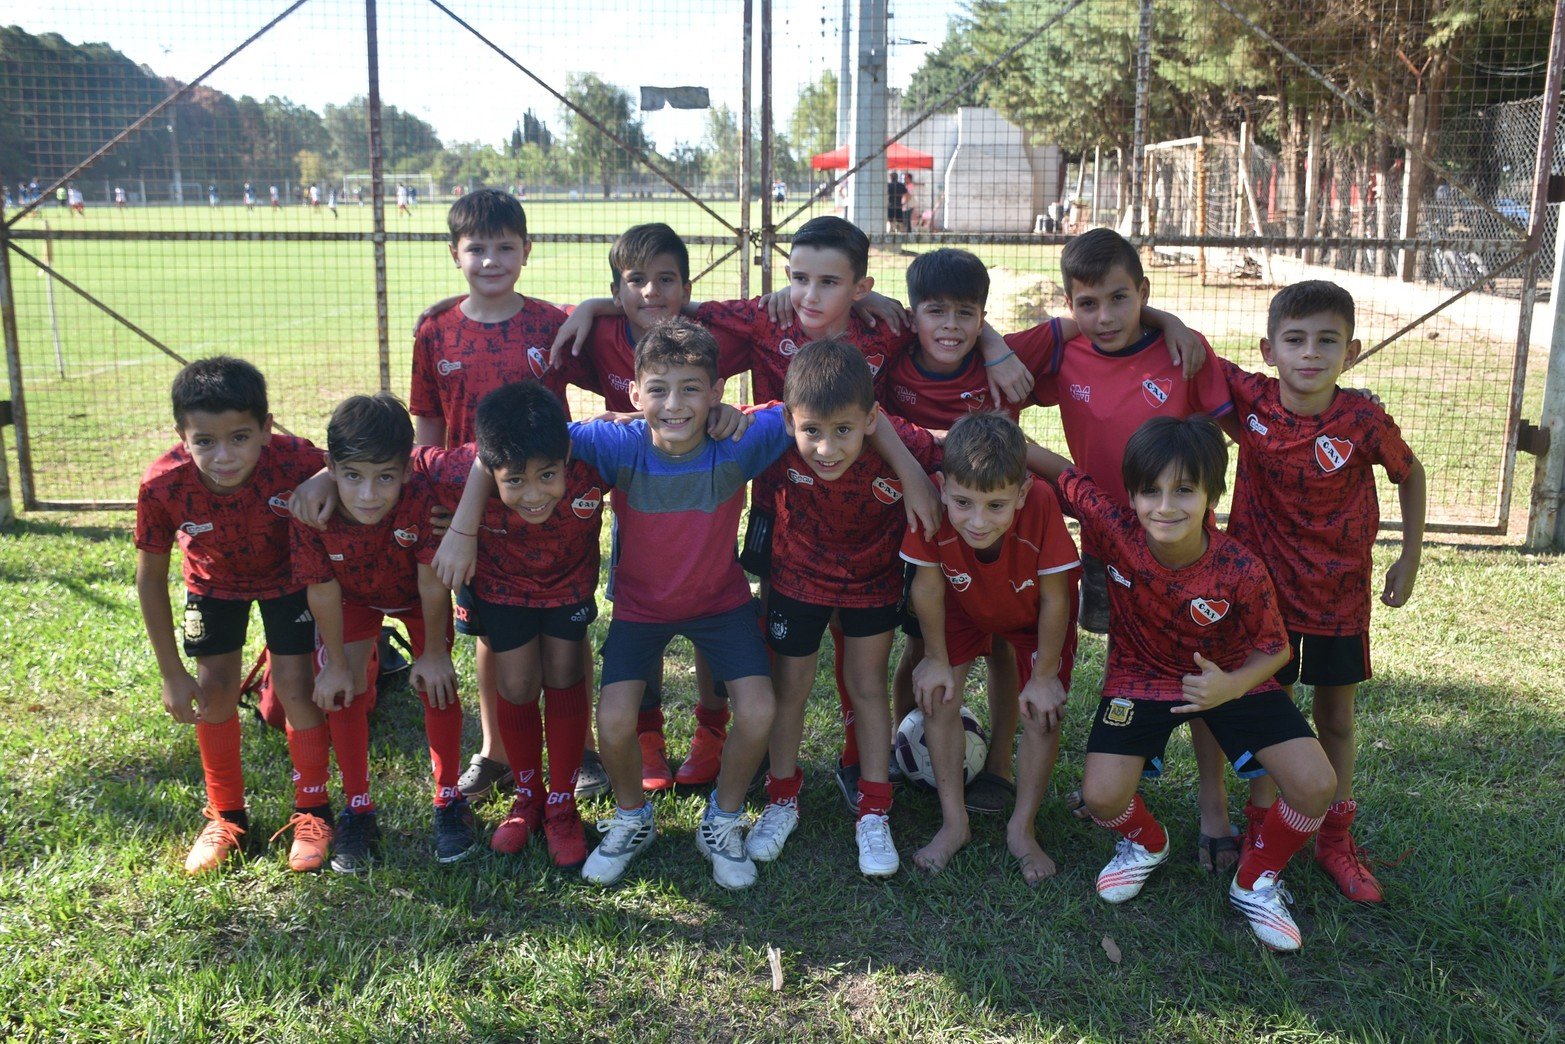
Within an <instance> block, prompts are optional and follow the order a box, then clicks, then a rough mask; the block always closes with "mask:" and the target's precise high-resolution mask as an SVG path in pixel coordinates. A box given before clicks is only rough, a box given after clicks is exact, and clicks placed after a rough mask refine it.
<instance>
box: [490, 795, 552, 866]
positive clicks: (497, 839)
mask: <svg viewBox="0 0 1565 1044" xmlns="http://www.w3.org/2000/svg"><path fill="white" fill-rule="evenodd" d="M541 826H543V800H542V799H541V798H526V797H522V796H520V795H518V796H517V798H516V800H515V801H512V802H511V811H509V812H507V813H506V814H505V818H504V819H502V820H501V821H500V825H499V826H497V827H495V831H494V834H493V836H491V837H490V838H489V847H490V848H492V849H494V850H495V851H496V852H499V853H500V854H502V855H515V854H516V853H518V852H520V851H521V850H522V849H524V848H526V847H527V842H528V841H530V840H531V839H532V836H533V835H534V834H536V833H537V832H538V829H539V827H541Z"/></svg>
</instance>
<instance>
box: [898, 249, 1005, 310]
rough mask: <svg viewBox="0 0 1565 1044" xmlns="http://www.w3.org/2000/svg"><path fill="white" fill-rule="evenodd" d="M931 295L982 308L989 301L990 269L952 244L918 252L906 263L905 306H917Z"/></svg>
mask: <svg viewBox="0 0 1565 1044" xmlns="http://www.w3.org/2000/svg"><path fill="white" fill-rule="evenodd" d="M931 297H949V298H950V299H951V300H953V301H960V302H962V303H963V304H969V303H970V304H976V305H977V306H978V307H980V308H982V307H983V306H984V305H986V304H988V302H989V270H988V269H987V268H985V267H984V263H983V262H982V261H980V260H979V259H978V255H977V254H973V253H970V252H968V251H966V250H958V249H956V248H955V247H941V248H940V249H939V250H931V251H929V252H928V253H927V254H919V255H918V256H917V257H915V258H914V259H913V263H912V264H911V265H908V266H907V306H908V307H909V308H917V307H918V306H919V305H920V304H922V303H923V302H925V301H927V300H929V299H930V298H931Z"/></svg>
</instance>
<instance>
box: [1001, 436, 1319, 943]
mask: <svg viewBox="0 0 1565 1044" xmlns="http://www.w3.org/2000/svg"><path fill="white" fill-rule="evenodd" d="M1028 456H1029V462H1030V463H1032V464H1033V465H1034V466H1035V468H1036V470H1039V471H1040V472H1042V473H1043V474H1044V475H1046V476H1049V477H1051V478H1053V479H1054V480H1055V482H1056V483H1057V485H1058V487H1059V490H1060V498H1061V500H1062V502H1063V503H1064V504H1065V505H1066V506H1067V507H1068V508H1069V509H1070V510H1071V511H1072V512H1073V513H1074V514H1075V515H1076V517H1077V518H1079V519H1080V520H1081V525H1082V531H1083V533H1084V535H1087V536H1090V537H1091V538H1092V540H1093V542H1094V546H1096V547H1099V548H1101V549H1102V554H1103V562H1104V569H1105V573H1106V575H1107V577H1108V580H1109V598H1110V599H1111V600H1112V603H1113V611H1112V613H1111V614H1110V622H1111V623H1110V626H1111V630H1110V642H1109V658H1108V666H1107V669H1106V671H1105V674H1104V680H1103V694H1102V697H1101V699H1100V700H1099V703H1098V708H1097V711H1096V714H1095V716H1094V718H1093V724H1092V732H1091V734H1090V735H1089V736H1088V739H1087V761H1086V767H1085V770H1084V772H1083V777H1082V792H1083V795H1084V797H1085V799H1086V807H1087V809H1088V810H1089V811H1090V812H1091V814H1092V817H1093V819H1094V820H1095V821H1096V822H1097V823H1098V824H1099V825H1100V826H1104V827H1107V828H1108V829H1110V830H1113V831H1115V832H1116V833H1118V834H1119V835H1120V840H1119V842H1118V844H1117V848H1116V851H1115V855H1114V858H1113V859H1112V860H1110V861H1109V863H1108V865H1107V866H1105V867H1104V868H1103V870H1102V872H1101V873H1099V874H1098V882H1097V890H1098V895H1099V897H1100V898H1102V899H1103V900H1104V901H1105V902H1109V903H1122V902H1125V901H1126V900H1128V899H1131V898H1133V897H1134V896H1136V895H1137V894H1138V893H1139V892H1140V891H1141V888H1142V885H1144V884H1145V883H1146V880H1147V878H1148V877H1150V876H1151V874H1152V871H1153V870H1155V869H1156V868H1157V867H1159V866H1161V865H1162V864H1163V863H1164V862H1166V861H1167V859H1168V851H1169V841H1168V835H1167V833H1166V832H1165V831H1164V829H1163V826H1162V824H1161V823H1159V822H1158V821H1157V820H1156V819H1155V818H1153V816H1152V814H1151V812H1149V811H1148V810H1147V808H1146V806H1145V805H1144V804H1143V803H1142V800H1141V797H1140V795H1139V794H1138V793H1137V792H1136V785H1137V782H1138V781H1139V780H1140V778H1141V776H1142V775H1143V773H1144V772H1145V771H1147V770H1148V769H1150V770H1151V771H1152V772H1153V773H1154V774H1155V773H1156V772H1158V771H1160V770H1161V764H1162V755H1163V749H1164V747H1165V745H1166V744H1167V742H1168V737H1169V734H1170V733H1172V732H1173V730H1174V729H1175V728H1176V727H1178V725H1179V724H1180V723H1181V722H1183V721H1196V720H1203V721H1205V722H1206V723H1207V726H1208V727H1209V728H1210V730H1211V732H1212V734H1213V736H1214V737H1215V738H1216V741H1217V743H1218V744H1219V745H1220V746H1221V748H1222V750H1223V751H1224V753H1226V754H1227V756H1228V759H1229V760H1230V761H1231V762H1232V763H1233V766H1234V768H1235V770H1236V771H1238V772H1239V773H1240V774H1241V775H1249V776H1254V775H1256V774H1257V772H1258V771H1259V770H1264V771H1265V772H1267V773H1269V774H1270V776H1271V778H1272V779H1274V780H1276V782H1277V784H1278V785H1279V786H1280V787H1281V788H1282V791H1283V795H1284V796H1283V797H1281V798H1278V799H1276V800H1275V801H1274V802H1273V804H1272V805H1271V806H1270V808H1268V809H1267V810H1266V811H1265V814H1264V816H1263V817H1262V818H1261V821H1260V822H1259V824H1258V826H1257V829H1256V830H1255V844H1254V845H1253V846H1251V847H1248V848H1246V850H1245V851H1244V853H1243V854H1242V856H1241V857H1240V860H1239V866H1238V871H1237V873H1236V874H1235V876H1234V880H1233V883H1232V885H1231V886H1230V887H1229V898H1230V900H1231V901H1232V902H1233V904H1234V906H1235V907H1236V908H1238V909H1239V910H1240V911H1241V912H1242V913H1244V915H1245V917H1246V919H1247V920H1248V921H1249V923H1250V927H1251V929H1252V930H1253V931H1254V932H1255V934H1256V936H1257V937H1258V938H1259V939H1260V940H1261V942H1263V943H1264V944H1265V945H1267V946H1269V947H1271V948H1272V949H1276V950H1296V949H1298V948H1299V946H1300V945H1301V939H1300V936H1299V930H1298V927H1297V926H1296V925H1295V924H1294V923H1293V919H1292V918H1291V917H1290V916H1289V914H1288V909H1287V902H1288V901H1289V897H1288V893H1287V891H1286V890H1285V889H1284V888H1283V887H1282V880H1281V876H1280V875H1281V873H1282V869H1283V867H1284V866H1286V865H1287V863H1288V860H1289V859H1290V858H1291V857H1292V856H1293V854H1294V853H1295V852H1297V851H1298V850H1299V849H1300V848H1301V847H1302V846H1303V845H1304V843H1305V842H1306V841H1308V840H1309V838H1310V835H1311V834H1313V833H1314V832H1315V830H1316V829H1317V828H1318V827H1319V826H1320V823H1321V819H1322V817H1323V815H1324V813H1325V810H1326V806H1327V804H1328V803H1329V802H1330V800H1331V793H1332V790H1333V788H1334V787H1335V786H1336V776H1335V774H1334V773H1333V772H1332V769H1331V763H1330V762H1329V761H1328V760H1327V759H1326V753H1325V751H1324V750H1322V749H1321V745H1320V743H1318V742H1317V741H1316V739H1315V737H1314V735H1313V734H1312V733H1311V732H1310V728H1309V725H1307V724H1306V723H1305V721H1304V717H1303V715H1301V714H1300V713H1299V711H1298V709H1297V708H1296V707H1294V705H1293V701H1292V700H1290V699H1289V698H1288V695H1287V693H1285V692H1284V691H1283V690H1282V688H1281V686H1279V685H1278V684H1277V683H1276V681H1274V680H1273V677H1272V676H1273V675H1274V674H1275V673H1276V672H1277V671H1278V670H1279V669H1281V667H1282V665H1283V664H1285V663H1286V662H1287V661H1288V659H1289V650H1288V636H1287V632H1286V631H1285V630H1284V629H1283V626H1282V617H1281V616H1280V615H1279V613H1278V611H1277V599H1276V595H1275V593H1274V591H1273V588H1272V583H1271V578H1270V577H1269V576H1268V575H1267V573H1266V567H1265V566H1264V565H1263V564H1262V563H1261V561H1260V559H1259V558H1257V557H1256V556H1255V555H1254V554H1253V553H1251V552H1250V550H1249V549H1248V548H1246V547H1244V545H1242V544H1240V543H1239V542H1238V541H1236V540H1233V539H1231V538H1230V537H1228V536H1226V535H1224V534H1223V533H1221V532H1219V531H1217V530H1216V529H1215V528H1212V527H1210V525H1209V519H1210V514H1211V506H1212V504H1213V503H1214V502H1215V501H1216V500H1217V498H1218V497H1219V496H1220V495H1221V494H1222V489H1223V476H1224V473H1225V471H1226V469H1227V465H1228V452H1227V449H1226V448H1225V446H1224V443H1223V436H1222V432H1221V431H1219V430H1218V428H1217V425H1216V424H1215V422H1213V421H1212V420H1211V419H1210V418H1208V417H1204V416H1200V415H1197V416H1193V417H1190V418H1188V419H1184V420H1180V419H1178V418H1175V417H1155V418H1153V419H1152V420H1149V421H1147V422H1146V423H1145V424H1143V425H1142V426H1141V427H1140V428H1139V429H1137V431H1136V433H1135V434H1134V435H1132V436H1131V438H1130V441H1129V443H1128V444H1127V445H1126V447H1125V461H1124V464H1123V467H1122V469H1121V477H1122V479H1123V481H1124V485H1125V488H1126V489H1128V490H1129V491H1130V500H1131V504H1130V507H1125V506H1123V505H1121V504H1119V503H1118V502H1117V501H1116V500H1115V499H1114V498H1113V497H1112V496H1110V495H1109V494H1108V493H1107V492H1105V491H1104V490H1103V489H1101V488H1100V487H1099V486H1098V485H1097V483H1096V482H1095V481H1094V480H1093V479H1092V478H1089V477H1088V476H1087V475H1086V474H1085V472H1083V471H1082V470H1080V469H1077V468H1074V467H1071V466H1070V465H1069V462H1068V461H1066V460H1065V459H1064V458H1062V457H1059V456H1057V455H1056V454H1053V453H1050V452H1049V451H1048V450H1044V449H1041V448H1038V447H1034V448H1033V449H1031V450H1029V454H1028Z"/></svg>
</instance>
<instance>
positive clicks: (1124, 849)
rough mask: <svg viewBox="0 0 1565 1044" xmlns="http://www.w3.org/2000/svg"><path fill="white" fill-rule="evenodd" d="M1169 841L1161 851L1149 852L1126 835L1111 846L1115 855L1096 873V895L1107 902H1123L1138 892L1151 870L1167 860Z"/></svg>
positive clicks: (1132, 897)
mask: <svg viewBox="0 0 1565 1044" xmlns="http://www.w3.org/2000/svg"><path fill="white" fill-rule="evenodd" d="M1169 847H1170V842H1168V841H1165V842H1163V850H1162V851H1161V852H1148V851H1147V850H1146V849H1145V848H1143V847H1142V846H1141V845H1138V844H1136V843H1135V842H1134V841H1132V840H1130V838H1128V837H1122V838H1120V839H1119V843H1118V844H1116V845H1115V846H1114V858H1113V859H1110V860H1109V862H1108V865H1107V866H1105V867H1104V868H1103V870H1102V871H1101V872H1100V873H1099V874H1098V898H1099V899H1102V900H1103V901H1104V902H1106V903H1123V902H1124V901H1125V900H1127V899H1134V898H1135V897H1136V896H1138V895H1140V894H1141V886H1142V885H1144V884H1146V883H1147V878H1149V877H1151V876H1152V871H1154V870H1156V869H1157V868H1158V867H1160V866H1162V865H1163V864H1164V863H1166V862H1168V850H1169Z"/></svg>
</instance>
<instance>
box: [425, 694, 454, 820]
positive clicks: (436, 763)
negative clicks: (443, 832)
mask: <svg viewBox="0 0 1565 1044" xmlns="http://www.w3.org/2000/svg"><path fill="white" fill-rule="evenodd" d="M418 698H419V699H421V700H423V701H424V735H425V736H426V737H427V738H428V740H429V763H430V766H431V767H432V768H433V769H434V772H435V807H436V808H444V807H446V806H447V805H449V804H451V803H452V802H453V801H458V800H461V798H462V792H461V791H460V790H458V789H457V788H456V783H457V779H458V778H460V776H461V775H462V705H461V704H460V703H458V702H457V701H456V700H452V701H451V702H450V703H448V704H446V706H445V709H444V710H436V709H435V708H434V707H433V706H431V705H430V702H429V695H428V694H427V693H422V692H421V693H419V694H418Z"/></svg>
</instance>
